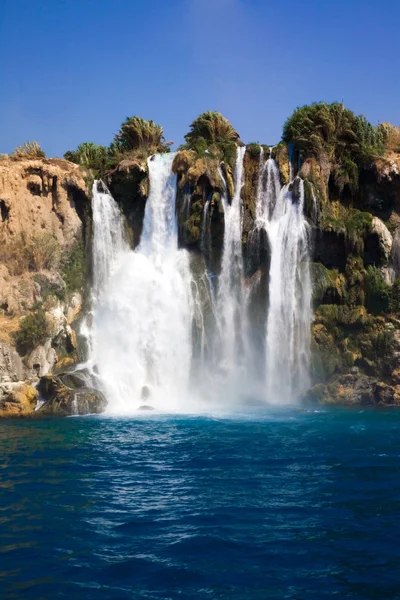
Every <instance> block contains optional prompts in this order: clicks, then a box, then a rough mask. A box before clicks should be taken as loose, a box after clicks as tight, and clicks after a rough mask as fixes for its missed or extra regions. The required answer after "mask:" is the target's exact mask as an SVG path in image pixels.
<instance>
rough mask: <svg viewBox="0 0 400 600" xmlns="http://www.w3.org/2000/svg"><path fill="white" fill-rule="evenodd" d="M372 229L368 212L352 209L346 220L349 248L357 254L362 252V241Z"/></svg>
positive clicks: (370, 216)
mask: <svg viewBox="0 0 400 600" xmlns="http://www.w3.org/2000/svg"><path fill="white" fill-rule="evenodd" d="M371 227H372V215H371V213H368V212H363V211H361V210H355V209H352V210H351V211H350V212H349V216H348V218H347V219H346V231H347V241H348V244H349V248H350V249H351V250H355V251H356V252H358V253H362V252H363V250H364V240H365V238H366V236H367V235H368V234H369V233H370V231H371Z"/></svg>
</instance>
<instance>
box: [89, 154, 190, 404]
mask: <svg viewBox="0 0 400 600" xmlns="http://www.w3.org/2000/svg"><path fill="white" fill-rule="evenodd" d="M173 158H174V155H173V154H166V155H155V156H153V157H151V158H149V159H148V169H149V178H150V194H149V197H148V199H147V202H146V209H145V216H144V222H143V231H142V237H141V241H140V244H139V245H138V247H137V248H136V249H135V250H134V251H132V250H129V251H126V250H124V248H123V247H122V248H121V247H118V246H117V247H114V244H113V238H112V235H108V234H107V233H105V232H107V231H108V230H110V231H113V230H114V225H115V219H114V216H115V211H117V212H118V208H117V207H116V204H115V202H114V200H113V199H112V198H111V196H109V195H108V194H107V195H106V196H102V195H101V194H100V198H99V195H98V194H96V197H94V202H93V214H94V244H93V249H94V253H96V252H97V251H98V250H99V248H100V250H101V252H102V249H103V247H104V246H107V248H106V252H105V254H106V255H108V256H110V257H113V260H115V263H116V264H117V265H118V268H116V269H111V274H110V276H109V278H108V281H107V282H106V284H105V285H104V286H103V289H102V294H101V295H100V296H99V298H98V300H97V302H96V305H95V309H94V315H93V340H94V342H93V354H94V356H93V359H92V362H93V363H94V364H95V365H96V367H97V371H98V374H99V377H100V379H101V381H102V382H103V385H104V389H105V393H106V396H107V399H108V406H109V410H111V411H116V412H129V411H132V410H135V409H137V408H138V407H139V406H140V405H141V404H146V405H151V406H152V407H154V408H158V409H174V408H176V407H177V406H178V405H179V406H182V403H183V402H184V400H185V397H186V395H187V388H188V383H189V374H190V365H191V356H192V339H191V331H192V321H193V301H192V296H191V275H190V266H189V256H188V253H187V251H186V250H179V249H178V232H177V221H176V214H175V193H176V177H175V175H174V174H173V173H172V161H173ZM117 237H118V236H117ZM100 259H101V256H100V257H94V269H95V271H96V269H103V266H102V265H103V264H104V261H103V260H102V259H101V260H100ZM109 271H110V268H108V271H107V272H109ZM102 272H103V271H102ZM104 272H105V270H104ZM97 277H99V274H96V275H95V280H96V279H97ZM99 278H100V277H99ZM102 280H103V279H102Z"/></svg>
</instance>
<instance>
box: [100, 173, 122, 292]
mask: <svg viewBox="0 0 400 600" xmlns="http://www.w3.org/2000/svg"><path fill="white" fill-rule="evenodd" d="M92 212H93V230H94V236H93V288H94V294H95V296H98V295H99V294H100V293H101V291H102V289H103V287H104V285H105V284H106V282H107V281H108V279H109V277H110V275H111V274H112V272H113V269H114V268H115V266H116V264H117V263H118V260H119V259H120V258H121V256H122V255H123V253H124V252H126V251H127V250H128V245H127V243H126V241H125V236H124V227H123V221H122V215H121V212H120V210H119V207H118V205H117V203H116V202H114V200H113V199H112V197H111V195H110V192H109V191H108V189H107V188H106V186H105V185H104V183H103V182H101V181H95V182H94V184H93V188H92Z"/></svg>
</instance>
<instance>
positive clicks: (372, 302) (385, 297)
mask: <svg viewBox="0 0 400 600" xmlns="http://www.w3.org/2000/svg"><path fill="white" fill-rule="evenodd" d="M364 287H365V306H366V308H367V310H368V312H370V313H372V314H373V315H381V314H384V313H386V312H388V311H389V306H390V297H391V288H390V286H389V285H387V284H386V283H385V281H384V279H383V277H382V273H381V272H380V270H379V269H378V268H377V267H374V266H372V265H371V266H369V267H367V270H366V273H365V277H364Z"/></svg>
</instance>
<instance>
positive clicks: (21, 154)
mask: <svg viewBox="0 0 400 600" xmlns="http://www.w3.org/2000/svg"><path fill="white" fill-rule="evenodd" d="M11 156H12V158H46V154H45V152H44V151H43V150H42V148H41V147H40V144H38V142H35V141H33V142H24V143H23V144H22V146H17V147H16V148H15V150H14V151H13V153H12V154H11Z"/></svg>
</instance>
